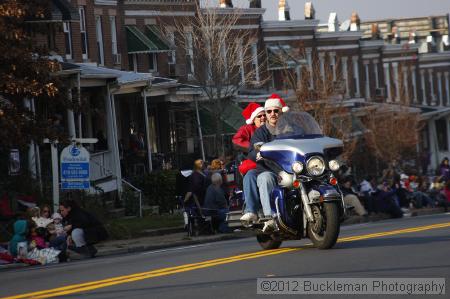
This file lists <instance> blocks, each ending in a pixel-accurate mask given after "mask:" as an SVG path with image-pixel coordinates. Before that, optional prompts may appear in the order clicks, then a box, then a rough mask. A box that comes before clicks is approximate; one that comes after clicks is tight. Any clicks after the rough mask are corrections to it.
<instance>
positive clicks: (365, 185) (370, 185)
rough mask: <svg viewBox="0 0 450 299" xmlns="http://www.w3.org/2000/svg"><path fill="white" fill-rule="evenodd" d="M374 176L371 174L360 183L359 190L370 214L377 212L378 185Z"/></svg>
mask: <svg viewBox="0 0 450 299" xmlns="http://www.w3.org/2000/svg"><path fill="white" fill-rule="evenodd" d="M376 183H377V182H376V180H375V178H374V177H373V176H371V175H369V176H367V177H366V179H364V180H363V181H362V182H361V184H360V189H359V192H360V194H361V199H362V201H363V202H364V204H365V207H366V209H367V211H368V213H369V214H371V213H376V212H377V211H376V208H375V200H374V194H375V193H376V189H377V185H376Z"/></svg>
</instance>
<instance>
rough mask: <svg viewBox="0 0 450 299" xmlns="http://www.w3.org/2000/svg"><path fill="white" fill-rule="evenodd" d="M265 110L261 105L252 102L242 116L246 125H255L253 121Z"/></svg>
mask: <svg viewBox="0 0 450 299" xmlns="http://www.w3.org/2000/svg"><path fill="white" fill-rule="evenodd" d="M263 111H264V108H263V107H261V105H259V104H257V103H255V102H251V103H250V104H248V105H247V107H245V109H244V110H243V111H242V116H243V117H244V118H245V123H246V124H248V125H250V124H252V123H253V120H254V119H255V117H256V116H257V115H258V114H259V113H260V112H263Z"/></svg>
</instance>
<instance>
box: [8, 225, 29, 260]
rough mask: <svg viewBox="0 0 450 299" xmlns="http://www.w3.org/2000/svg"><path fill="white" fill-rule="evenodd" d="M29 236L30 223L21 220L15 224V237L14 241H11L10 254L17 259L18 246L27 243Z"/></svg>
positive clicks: (9, 245)
mask: <svg viewBox="0 0 450 299" xmlns="http://www.w3.org/2000/svg"><path fill="white" fill-rule="evenodd" d="M27 234H28V222H27V220H24V219H20V220H17V221H16V222H14V235H13V237H12V239H11V240H10V241H9V244H8V247H9V253H11V255H12V256H14V257H16V256H17V254H18V252H17V245H18V244H19V243H21V242H27Z"/></svg>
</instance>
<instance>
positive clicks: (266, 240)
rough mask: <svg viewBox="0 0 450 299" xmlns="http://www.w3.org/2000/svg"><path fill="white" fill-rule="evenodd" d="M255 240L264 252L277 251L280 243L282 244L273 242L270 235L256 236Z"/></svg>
mask: <svg viewBox="0 0 450 299" xmlns="http://www.w3.org/2000/svg"><path fill="white" fill-rule="evenodd" d="M256 240H258V243H259V245H260V246H261V247H262V249H264V250H269V249H277V248H279V247H280V246H281V243H283V241H280V240H274V239H273V238H272V237H271V236H270V235H266V234H257V235H256Z"/></svg>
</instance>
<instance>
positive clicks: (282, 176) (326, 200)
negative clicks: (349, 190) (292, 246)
mask: <svg viewBox="0 0 450 299" xmlns="http://www.w3.org/2000/svg"><path fill="white" fill-rule="evenodd" d="M275 135H276V136H277V137H276V139H275V140H273V141H271V142H268V143H265V144H263V145H260V151H259V155H260V158H262V159H265V164H266V165H269V166H270V168H271V170H272V171H273V172H274V173H276V174H277V175H278V186H277V187H275V189H274V190H273V191H272V194H271V198H270V204H271V208H272V212H273V215H275V220H276V223H277V226H278V229H277V230H276V231H274V232H271V233H268V234H265V233H263V232H262V231H261V230H260V228H261V227H262V226H263V224H264V219H260V220H259V221H258V222H257V223H256V224H254V225H253V226H252V228H253V229H255V230H256V231H257V236H256V237H257V240H258V242H259V244H260V245H261V247H262V248H263V249H275V248H278V247H280V245H281V243H282V242H283V241H284V240H299V239H302V238H309V239H311V241H312V242H313V244H314V246H315V247H317V248H320V249H328V248H331V247H333V246H334V244H335V243H336V241H337V238H338V235H339V230H340V222H341V221H342V220H343V219H344V216H345V213H346V211H345V204H344V199H343V195H342V193H341V192H340V190H339V187H338V185H337V179H336V178H335V176H334V174H333V172H336V171H337V170H339V167H340V165H339V162H338V160H337V158H338V156H339V155H341V154H342V151H343V142H342V141H341V140H339V139H334V138H330V137H326V136H324V135H323V133H322V130H321V129H320V127H319V124H318V123H317V122H316V120H315V119H314V118H313V117H312V116H311V115H310V114H308V113H306V112H289V113H286V114H283V115H282V116H281V117H280V119H279V120H278V123H277V126H276V130H275Z"/></svg>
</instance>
